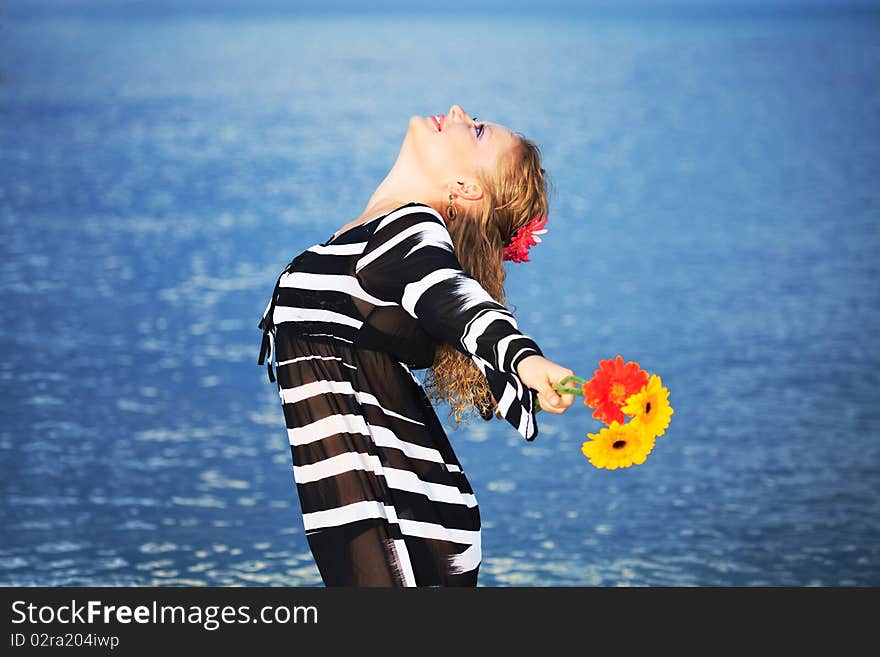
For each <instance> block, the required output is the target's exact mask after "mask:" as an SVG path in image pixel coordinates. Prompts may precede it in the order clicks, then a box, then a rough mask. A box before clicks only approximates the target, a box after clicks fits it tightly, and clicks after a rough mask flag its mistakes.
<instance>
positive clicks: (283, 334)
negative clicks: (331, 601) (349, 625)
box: [259, 202, 542, 586]
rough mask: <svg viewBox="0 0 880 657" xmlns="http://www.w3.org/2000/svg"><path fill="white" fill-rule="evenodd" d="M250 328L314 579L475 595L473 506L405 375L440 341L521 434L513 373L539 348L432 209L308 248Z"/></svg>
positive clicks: (424, 403) (524, 399) (425, 404)
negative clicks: (457, 589) (474, 271)
mask: <svg viewBox="0 0 880 657" xmlns="http://www.w3.org/2000/svg"><path fill="white" fill-rule="evenodd" d="M260 328H261V329H263V344H262V346H261V349H260V358H259V363H260V364H262V363H263V362H264V359H265V358H266V356H267V354H268V360H267V361H266V362H267V367H268V370H269V378H270V380H271V381H275V380H276V378H275V376H274V375H273V371H272V366H273V362H274V364H275V369H276V371H277V385H278V390H279V394H280V396H281V403H282V408H283V412H284V420H285V423H286V425H287V434H288V437H289V439H290V446H291V453H292V456H293V474H294V479H295V481H296V486H297V490H298V493H299V499H300V504H301V507H302V513H303V522H304V525H305V530H306V535H307V539H308V542H309V546H310V548H311V550H312V554H313V555H314V557H315V561H316V562H317V565H318V569H319V570H320V573H321V577H322V578H323V580H324V583H325V584H326V585H328V586H444V585H464V586H474V585H476V581H477V571H478V569H479V566H480V559H481V551H480V514H479V509H478V507H477V501H476V499H475V497H474V494H473V490H472V489H471V486H470V484H469V483H468V480H467V478H466V476H465V473H464V472H462V469H461V465H460V464H459V462H458V459H457V458H456V456H455V453H454V452H453V450H452V447H451V445H450V444H449V441H448V439H447V437H446V434H445V432H444V430H443V426H442V425H441V423H440V421H439V419H438V418H437V415H436V413H435V411H434V408H433V407H432V405H431V403H430V401H429V400H428V398H427V396H426V395H425V391H424V389H423V388H422V386H421V385H420V384H419V381H418V380H417V379H416V377H415V376H414V375H413V373H412V370H418V369H424V368H426V367H429V366H430V365H431V364H432V363H433V359H434V354H435V349H436V345H437V343H438V342H441V341H445V342H447V343H449V344H451V345H453V346H454V347H455V348H457V349H459V350H460V351H462V352H464V353H465V354H467V355H468V356H470V357H471V359H472V360H473V361H474V362H475V363H476V365H477V367H479V369H480V371H481V372H482V373H483V374H484V375H485V376H486V378H487V381H488V383H489V387H490V389H491V391H492V395H493V397H494V398H495V399H496V400H497V402H498V407H497V411H498V412H499V413H500V414H501V416H503V417H504V418H505V419H506V420H507V421H508V422H510V423H511V424H512V425H513V426H514V427H515V428H516V429H517V431H518V432H519V433H520V434H521V435H522V436H523V437H524V438H525V439H526V440H533V439H534V438H535V436H536V435H537V433H538V428H537V425H536V423H535V396H536V395H535V393H534V392H533V391H532V390H530V389H529V388H527V387H526V386H524V385H523V383H522V381H521V380H520V379H519V376H518V375H517V374H516V367H517V365H518V364H519V362H520V361H521V360H522V359H523V358H525V357H526V356H530V355H533V354H539V355H542V353H541V350H540V349H539V348H538V345H537V344H536V343H535V342H534V341H533V340H532V339H531V338H530V337H528V336H527V335H524V334H523V333H521V332H520V331H519V330H518V327H517V323H516V320H515V319H514V317H513V315H512V314H511V313H510V312H509V311H508V310H507V309H506V308H505V307H504V306H503V305H501V304H499V303H497V302H496V301H495V300H494V299H492V297H491V296H490V295H489V293H488V292H486V291H485V289H483V288H482V287H481V286H480V285H479V284H478V283H477V281H475V280H474V279H473V278H470V277H469V276H467V275H466V274H465V273H464V271H462V268H461V265H460V264H459V261H458V258H457V257H456V255H455V250H454V247H453V244H452V239H451V237H450V235H449V232H448V230H447V228H446V224H445V222H444V220H443V218H442V217H441V216H440V214H438V213H437V212H436V211H435V210H434V209H433V208H431V207H430V206H428V205H425V204H422V203H415V202H413V203H408V204H407V205H404V206H402V207H400V208H398V209H396V210H395V211H393V212H390V213H388V214H386V215H383V216H381V217H377V218H375V219H373V220H371V221H368V222H366V223H362V224H360V225H358V226H355V227H354V228H351V229H349V230H347V231H345V232H343V233H341V234H337V235H334V236H333V237H332V238H331V239H330V240H328V241H327V242H324V243H323V244H317V245H315V246H312V247H310V248H308V249H307V250H305V251H304V252H303V253H301V254H299V255H298V256H297V257H296V258H294V259H293V261H292V262H291V263H290V264H289V265H288V266H287V267H285V269H284V271H283V272H282V273H281V275H280V277H279V278H278V282H277V284H276V286H275V290H274V292H273V294H272V298H271V299H270V300H269V304H268V305H267V307H266V311H265V312H264V314H263V318H262V321H261V322H260ZM491 417H492V415H491V414H489V415H488V416H487V418H486V419H491Z"/></svg>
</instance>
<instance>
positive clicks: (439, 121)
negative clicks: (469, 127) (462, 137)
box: [428, 114, 446, 132]
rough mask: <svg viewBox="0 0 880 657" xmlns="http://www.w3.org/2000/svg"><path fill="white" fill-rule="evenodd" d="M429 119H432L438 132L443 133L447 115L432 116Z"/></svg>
mask: <svg viewBox="0 0 880 657" xmlns="http://www.w3.org/2000/svg"><path fill="white" fill-rule="evenodd" d="M438 116H439V117H440V118H439V119H438V118H437V117H438ZM428 118H429V119H431V122H432V123H433V124H434V127H435V128H437V132H443V124H444V123H446V115H445V114H432V115H431V116H429V117H428Z"/></svg>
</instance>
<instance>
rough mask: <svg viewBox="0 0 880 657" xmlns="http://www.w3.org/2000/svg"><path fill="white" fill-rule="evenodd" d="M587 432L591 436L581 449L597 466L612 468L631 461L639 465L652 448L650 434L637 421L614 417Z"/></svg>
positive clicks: (621, 466)
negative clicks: (622, 422) (604, 425)
mask: <svg viewBox="0 0 880 657" xmlns="http://www.w3.org/2000/svg"><path fill="white" fill-rule="evenodd" d="M587 436H589V437H590V438H592V440H588V441H586V442H584V444H583V445H582V446H581V451H582V452H583V453H584V456H586V457H587V458H588V459H590V463H592V464H593V465H595V466H596V467H597V468H607V469H608V470H615V469H617V468H628V467H629V466H631V465H632V464H633V463H635V464H636V465H640V464H642V463H644V462H645V459H646V458H648V454H650V453H651V450H652V449H654V436H652V435H650V434H647V433H645V432H644V431H642V428H641V427H640V426H639V424H638V422H627V423H626V424H620V423H618V422H617V421H616V420H614V421H612V422H611V426H609V427H602V430H601V431H599V433H588V434H587Z"/></svg>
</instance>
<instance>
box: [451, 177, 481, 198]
mask: <svg viewBox="0 0 880 657" xmlns="http://www.w3.org/2000/svg"><path fill="white" fill-rule="evenodd" d="M446 190H447V192H448V193H450V194H452V195H454V196H457V197H458V198H460V199H464V200H465V201H479V200H480V199H482V198H483V187H482V186H481V185H480V183H478V182H477V181H476V180H474V179H473V178H458V179H456V180H453V181H451V182H449V183H448V184H447V185H446Z"/></svg>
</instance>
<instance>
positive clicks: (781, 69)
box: [0, 16, 880, 586]
mask: <svg viewBox="0 0 880 657" xmlns="http://www.w3.org/2000/svg"><path fill="white" fill-rule="evenodd" d="M2 38H3V44H4V45H3V48H2V68H0V76H2V77H0V171H2V175H0V226H2V236H3V237H2V239H0V290H2V295H3V301H2V304H0V315H2V330H0V352H2V358H0V393H2V397H0V399H2V402H0V403H2V426H0V464H2V474H3V476H2V481H0V491H2V508H0V521H2V533H3V539H2V541H0V583H2V584H7V585H9V584H12V585H22V584H25V585H30V584H41V585H59V584H64V585H68V584H79V585H106V584H137V585H175V584H177V585H231V584H235V585H316V584H320V578H319V576H318V573H317V570H316V568H315V567H314V565H313V563H312V559H311V556H310V554H309V551H308V546H307V543H306V540H305V536H304V534H303V530H302V521H301V517H300V515H299V504H298V501H297V499H296V496H295V489H294V485H293V478H292V473H291V468H290V453H289V448H288V445H287V442H286V434H285V431H284V423H283V417H282V415H281V408H280V405H279V402H278V397H277V393H276V391H275V388H274V385H273V384H270V383H269V382H268V380H267V378H266V373H265V369H264V368H261V367H257V365H256V358H257V352H258V348H259V337H260V335H259V331H258V329H257V328H256V323H257V321H258V319H259V316H260V314H261V313H262V311H263V308H264V307H265V304H266V301H267V300H268V296H269V294H270V293H271V290H272V286H273V284H274V280H275V277H276V276H277V273H278V272H279V271H280V269H281V268H282V267H283V266H284V265H285V264H287V262H288V261H289V260H290V259H291V258H292V257H293V256H294V255H296V254H297V253H299V252H300V251H301V250H303V249H304V248H305V247H306V246H308V245H311V244H314V243H316V242H319V241H323V240H324V239H326V238H327V237H328V236H329V235H330V233H332V232H333V231H335V230H336V229H338V228H339V227H340V226H342V225H343V224H345V223H347V222H348V221H349V220H351V219H352V218H353V217H354V216H356V215H357V214H358V213H359V212H360V211H361V209H362V207H363V205H364V204H365V203H366V200H367V199H368V198H369V195H370V194H371V192H372V189H373V188H374V187H375V185H376V184H377V183H378V182H379V180H380V179H381V178H382V176H383V174H384V172H385V171H387V169H388V168H389V167H390V165H391V164H392V163H393V159H394V155H395V153H396V149H397V146H398V145H399V143H400V141H401V139H402V137H403V134H404V131H405V129H406V122H407V119H408V117H409V116H410V115H412V114H429V113H435V112H442V111H446V109H447V108H448V107H449V105H450V104H451V103H452V102H458V103H460V104H462V105H463V106H464V107H465V109H467V110H468V111H470V112H472V113H474V114H477V115H479V116H480V117H481V118H485V119H490V120H495V121H498V122H501V123H504V124H506V125H509V126H511V127H513V128H515V129H516V130H518V131H521V132H523V133H524V134H526V135H528V136H530V137H532V138H534V139H536V140H537V141H538V142H539V143H540V144H541V145H542V146H543V149H544V154H545V165H546V167H547V169H548V170H549V172H550V174H551V175H552V177H553V180H554V183H555V187H556V194H555V196H554V197H553V199H552V212H551V221H550V226H549V227H550V229H551V230H550V233H549V235H548V236H547V238H546V240H545V242H544V243H543V244H542V245H540V247H538V248H536V249H534V250H533V251H532V263H531V264H529V265H526V266H512V267H510V269H509V277H508V292H509V295H510V300H511V304H512V307H513V309H514V311H515V313H516V315H517V317H518V318H519V321H520V325H521V327H522V328H523V330H525V331H526V332H527V333H529V334H531V335H532V336H533V337H535V338H536V340H537V341H538V342H539V344H541V346H542V347H543V349H544V351H545V352H546V353H547V355H548V357H550V358H552V359H554V360H557V361H559V362H562V363H564V364H566V365H568V366H569V367H571V368H572V369H574V370H575V372H577V373H579V374H581V375H582V376H589V375H590V373H591V372H592V369H593V368H594V367H595V365H596V362H597V361H598V359H600V358H606V357H611V356H613V355H615V354H617V353H620V354H622V355H624V356H625V357H626V358H628V359H635V360H638V361H639V362H640V363H641V364H642V365H643V366H644V367H645V368H646V369H648V370H650V371H653V372H657V373H659V374H661V375H662V376H663V381H664V383H665V384H666V385H667V386H668V387H669V389H670V390H671V400H672V402H673V405H674V407H675V409H676V412H675V416H674V417H673V421H672V424H671V426H670V429H669V431H668V432H667V434H666V436H664V437H663V438H662V439H660V440H659V441H658V444H657V447H656V448H655V450H654V452H653V453H652V454H651V456H650V457H649V459H648V460H647V462H646V463H645V464H644V465H642V466H639V467H636V468H631V469H629V470H624V471H615V472H608V471H599V470H595V469H594V468H592V466H590V465H589V463H588V462H587V461H586V459H584V458H583V456H582V455H581V454H580V444H581V442H582V441H583V439H584V438H585V433H586V432H587V431H596V430H597V429H598V427H599V425H598V423H597V422H596V421H594V420H592V419H590V415H589V411H588V410H587V409H586V408H584V407H583V406H580V407H575V408H573V409H572V410H571V411H569V412H568V413H566V414H565V415H564V416H562V417H556V416H544V417H541V418H540V428H541V435H540V436H539V437H538V439H537V440H536V441H535V442H534V443H525V442H524V441H522V439H520V438H519V436H518V435H517V434H516V432H515V431H513V430H512V428H511V427H509V426H508V425H506V424H504V423H501V422H497V421H493V422H491V423H484V422H483V421H482V420H479V419H476V420H474V421H473V422H472V423H471V424H469V425H467V426H464V427H461V428H459V429H457V430H454V431H453V427H452V425H451V423H450V422H449V421H447V427H448V429H449V430H450V432H451V434H450V435H451V437H452V440H453V444H454V445H455V446H456V450H457V452H458V454H459V456H460V458H461V460H462V461H463V463H464V466H465V469H466V470H467V471H468V472H469V476H470V479H471V481H472V483H473V485H474V488H475V490H476V494H477V498H478V500H479V501H480V503H481V511H482V517H483V521H484V536H483V552H484V562H483V567H482V569H481V573H480V582H481V584H482V585H487V586H503V585H525V586H531V585H551V586H556V585H601V586H609V585H761V584H763V585H848V584H849V585H878V584H880V495H878V492H880V490H878V474H880V440H878V439H880V411H878V408H880V406H878V404H877V397H876V394H877V390H878V389H880V367H878V366H880V362H878V361H880V357H878V356H880V352H878V342H877V337H876V336H877V332H878V329H880V285H878V283H880V275H878V256H877V254H878V252H880V230H878V219H880V216H878V210H880V191H878V190H880V186H878V185H877V184H876V182H877V175H878V165H880V138H878V137H880V134H878V128H880V22H878V20H877V19H876V18H874V17H871V16H863V17H861V18H859V19H858V20H844V19H835V18H830V17H826V18H823V19H819V18H813V19H810V20H804V19H798V18H794V17H792V18H778V17H777V18H767V17H764V18H762V17H752V18H737V17H728V18H727V19H725V21H720V20H713V19H709V18H706V17H703V18H701V19H700V20H690V19H687V18H685V17H682V18H679V19H675V20H671V19H670V20H659V19H656V18H654V19H651V20H647V21H645V20H639V19H637V18H633V19H631V20H630V19H623V18H617V19H613V20H598V19H590V18H579V19H571V20H569V19H564V18H552V17H550V18H534V17H530V18H523V19H509V20H507V19H498V18H497V17H496V18H492V19H489V18H486V17H482V18H481V17H475V18H473V19H471V20H469V21H466V22H465V21H459V22H449V21H445V20H440V19H436V18H430V19H429V18H420V19H413V20H410V21H404V20H401V19H382V20H380V19H366V18H363V19H362V18H358V19H354V18H346V17H315V18H297V17H286V18H279V17H260V16H254V17H250V18H247V17H243V16H236V17H234V18H222V17H220V18H199V17H193V16H190V17H179V18H169V17H146V16H141V17H131V18H121V17H107V16H104V17H102V16H97V17H96V16H92V17H89V18H77V17H73V16H68V17H57V18H51V17H48V16H42V17H31V18H24V17H19V18H12V17H10V18H8V19H6V20H5V22H4V25H3V37H2ZM439 412H440V415H441V418H445V417H446V408H445V407H441V408H440V409H439Z"/></svg>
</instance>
